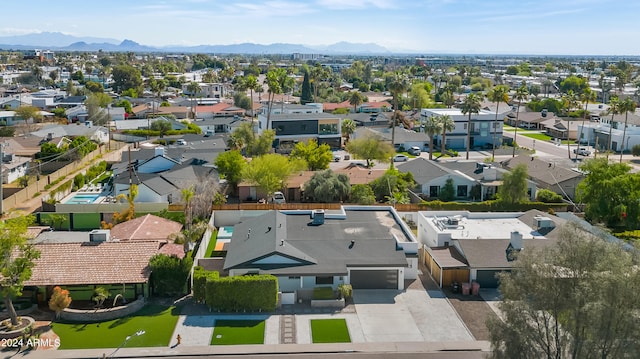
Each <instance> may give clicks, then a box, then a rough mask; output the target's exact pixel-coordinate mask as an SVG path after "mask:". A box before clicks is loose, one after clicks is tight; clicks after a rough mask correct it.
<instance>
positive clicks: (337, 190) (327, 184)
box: [304, 170, 351, 203]
mask: <svg viewBox="0 0 640 359" xmlns="http://www.w3.org/2000/svg"><path fill="white" fill-rule="evenodd" d="M350 192H351V184H349V177H347V176H346V175H344V174H336V173H334V172H333V171H332V170H325V171H322V172H316V173H315V174H314V175H313V176H312V177H311V178H310V179H309V181H307V183H305V184H304V194H305V196H307V197H310V198H311V199H313V201H314V202H321V203H333V202H339V201H340V202H342V201H345V200H346V199H347V198H349V193H350Z"/></svg>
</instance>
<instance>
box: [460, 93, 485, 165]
mask: <svg viewBox="0 0 640 359" xmlns="http://www.w3.org/2000/svg"><path fill="white" fill-rule="evenodd" d="M482 97H483V96H482V95H481V94H476V93H470V94H469V95H467V97H466V98H465V99H464V102H463V103H462V108H461V110H462V114H464V115H466V114H468V115H469V119H468V120H467V159H469V151H470V150H471V114H474V113H475V114H478V113H480V106H481V104H480V102H481V101H482Z"/></svg>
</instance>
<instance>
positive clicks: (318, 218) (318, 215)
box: [311, 209, 324, 226]
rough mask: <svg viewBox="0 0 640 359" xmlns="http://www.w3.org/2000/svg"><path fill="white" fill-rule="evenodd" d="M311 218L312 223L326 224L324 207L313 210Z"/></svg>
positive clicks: (317, 224) (316, 224)
mask: <svg viewBox="0 0 640 359" xmlns="http://www.w3.org/2000/svg"><path fill="white" fill-rule="evenodd" d="M311 219H312V220H313V222H312V224H313V225H314V226H319V225H321V224H324V209H314V210H313V212H311Z"/></svg>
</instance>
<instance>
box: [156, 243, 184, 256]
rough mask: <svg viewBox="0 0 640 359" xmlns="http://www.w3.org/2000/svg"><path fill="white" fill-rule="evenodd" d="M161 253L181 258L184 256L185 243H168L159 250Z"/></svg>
mask: <svg viewBox="0 0 640 359" xmlns="http://www.w3.org/2000/svg"><path fill="white" fill-rule="evenodd" d="M158 253H160V254H166V255H168V256H176V257H178V258H180V259H182V258H184V256H185V254H186V253H184V245H182V244H177V243H166V244H164V245H162V247H160V250H159V251H158Z"/></svg>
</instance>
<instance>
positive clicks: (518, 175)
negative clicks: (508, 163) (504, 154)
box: [498, 164, 528, 204]
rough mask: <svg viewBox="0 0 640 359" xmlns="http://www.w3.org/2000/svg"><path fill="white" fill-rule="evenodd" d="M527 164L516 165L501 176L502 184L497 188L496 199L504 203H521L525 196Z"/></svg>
mask: <svg viewBox="0 0 640 359" xmlns="http://www.w3.org/2000/svg"><path fill="white" fill-rule="evenodd" d="M527 178H528V174H527V166H526V165H524V164H520V165H517V166H516V167H515V168H514V169H513V170H511V172H510V173H505V174H504V175H503V176H502V186H500V187H499V188H498V201H500V202H504V203H506V204H515V203H522V202H526V201H527V200H528V196H527Z"/></svg>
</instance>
